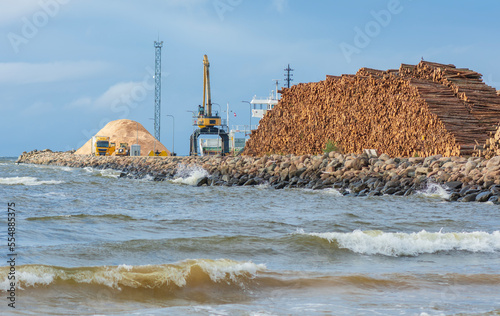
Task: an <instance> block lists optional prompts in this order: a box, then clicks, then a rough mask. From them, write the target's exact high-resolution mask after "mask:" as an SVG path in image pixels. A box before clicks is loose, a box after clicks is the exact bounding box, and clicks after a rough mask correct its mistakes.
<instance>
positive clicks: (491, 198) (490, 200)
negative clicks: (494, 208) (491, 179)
mask: <svg viewBox="0 0 500 316" xmlns="http://www.w3.org/2000/svg"><path fill="white" fill-rule="evenodd" d="M488 201H489V202H493V203H495V204H498V195H492V196H490V198H489V199H488Z"/></svg>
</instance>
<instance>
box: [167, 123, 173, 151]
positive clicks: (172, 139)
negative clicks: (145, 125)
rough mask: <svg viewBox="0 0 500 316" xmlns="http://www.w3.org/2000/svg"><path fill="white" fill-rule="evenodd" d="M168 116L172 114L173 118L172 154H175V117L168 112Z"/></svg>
mask: <svg viewBox="0 0 500 316" xmlns="http://www.w3.org/2000/svg"><path fill="white" fill-rule="evenodd" d="M167 116H170V117H171V118H172V156H175V147H174V140H175V117H174V116H173V115H170V114H167Z"/></svg>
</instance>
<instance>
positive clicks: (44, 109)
mask: <svg viewBox="0 0 500 316" xmlns="http://www.w3.org/2000/svg"><path fill="white" fill-rule="evenodd" d="M54 109H55V108H54V106H53V105H52V104H51V103H48V102H41V101H38V102H35V103H33V104H32V105H30V106H29V107H27V108H26V109H24V110H23V111H22V114H23V115H30V116H39V115H44V114H47V113H50V112H53V111H54Z"/></svg>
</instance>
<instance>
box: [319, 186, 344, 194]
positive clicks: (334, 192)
mask: <svg viewBox="0 0 500 316" xmlns="http://www.w3.org/2000/svg"><path fill="white" fill-rule="evenodd" d="M319 192H320V193H321V194H326V195H331V196H343V195H342V193H340V191H339V190H337V189H334V188H328V189H324V190H319Z"/></svg>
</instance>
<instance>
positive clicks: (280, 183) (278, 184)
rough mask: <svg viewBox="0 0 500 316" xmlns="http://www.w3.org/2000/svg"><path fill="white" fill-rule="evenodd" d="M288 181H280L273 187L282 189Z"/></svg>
mask: <svg viewBox="0 0 500 316" xmlns="http://www.w3.org/2000/svg"><path fill="white" fill-rule="evenodd" d="M287 184H288V182H278V183H277V184H276V185H274V186H273V188H275V189H277V190H280V189H283V188H284V187H286V186H287Z"/></svg>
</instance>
